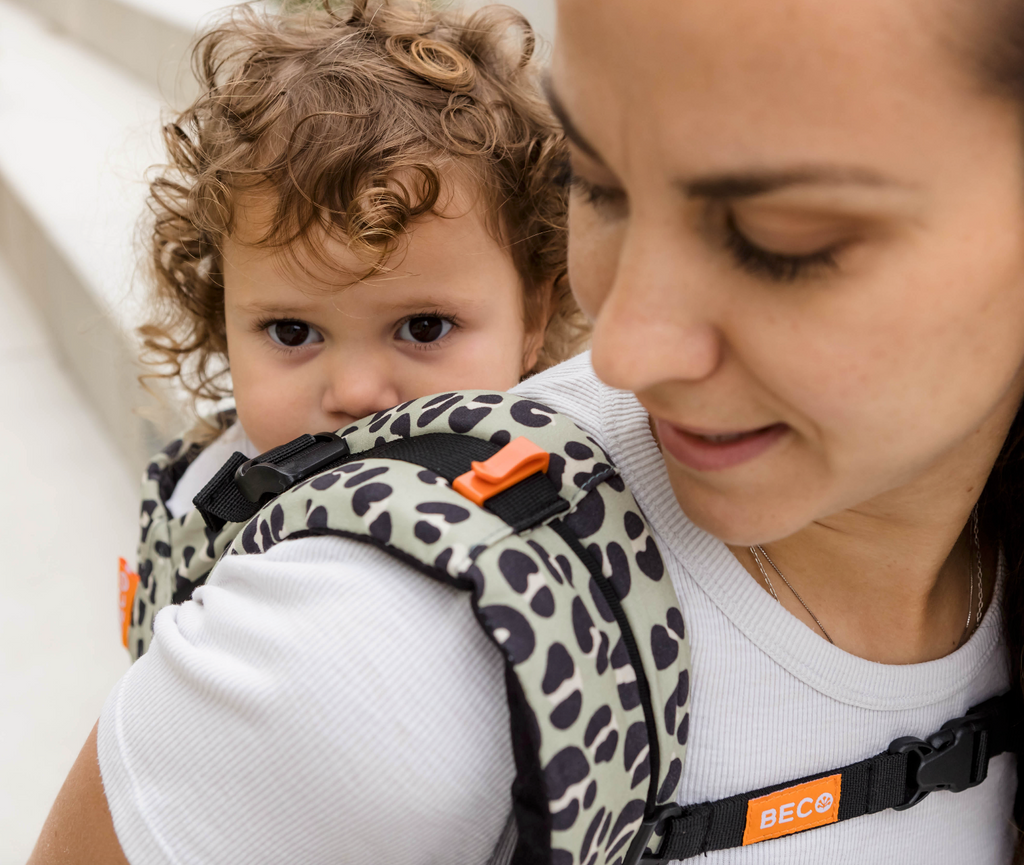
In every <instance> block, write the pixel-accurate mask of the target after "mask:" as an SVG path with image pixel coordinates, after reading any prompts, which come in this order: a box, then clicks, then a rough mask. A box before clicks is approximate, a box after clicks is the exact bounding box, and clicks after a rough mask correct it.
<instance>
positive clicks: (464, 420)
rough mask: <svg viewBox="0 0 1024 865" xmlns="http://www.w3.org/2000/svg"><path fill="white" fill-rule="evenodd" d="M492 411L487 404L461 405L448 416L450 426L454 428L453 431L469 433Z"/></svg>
mask: <svg viewBox="0 0 1024 865" xmlns="http://www.w3.org/2000/svg"><path fill="white" fill-rule="evenodd" d="M490 413H491V409H489V408H487V407H486V406H482V407H481V408H470V407H469V406H466V405H460V406H459V407H458V408H457V409H455V411H453V412H452V413H451V414H450V415H449V416H448V426H450V427H451V428H452V432H457V433H468V432H469V431H470V430H471V429H473V427H475V426H476V425H477V424H478V423H480V421H482V420H483V419H484V418H485V417H487V415H489V414H490Z"/></svg>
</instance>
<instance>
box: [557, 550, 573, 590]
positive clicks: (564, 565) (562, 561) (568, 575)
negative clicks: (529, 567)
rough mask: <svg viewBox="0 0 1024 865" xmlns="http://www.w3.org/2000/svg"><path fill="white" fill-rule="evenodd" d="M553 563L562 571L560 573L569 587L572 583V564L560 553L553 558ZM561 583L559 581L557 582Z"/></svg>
mask: <svg viewBox="0 0 1024 865" xmlns="http://www.w3.org/2000/svg"><path fill="white" fill-rule="evenodd" d="M555 561H556V562H558V567H559V568H561V569H562V573H563V574H564V575H565V581H566V582H567V583H568V584H569V585H570V586H571V585H573V581H572V563H571V562H570V561H569V560H568V559H567V558H566V557H565V556H563V555H562V554H561V553H559V554H558V555H557V556H555ZM559 582H561V581H559Z"/></svg>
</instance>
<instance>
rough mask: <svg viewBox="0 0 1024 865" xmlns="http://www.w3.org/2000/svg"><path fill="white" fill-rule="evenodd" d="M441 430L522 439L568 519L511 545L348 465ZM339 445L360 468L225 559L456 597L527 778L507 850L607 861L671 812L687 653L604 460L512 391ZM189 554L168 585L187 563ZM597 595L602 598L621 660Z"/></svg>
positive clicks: (354, 431)
mask: <svg viewBox="0 0 1024 865" xmlns="http://www.w3.org/2000/svg"><path fill="white" fill-rule="evenodd" d="M438 432H446V433H452V432H455V433H459V434H461V435H470V436H474V437H476V438H481V439H485V440H487V441H491V442H494V443H496V444H498V445H504V444H507V443H508V442H509V441H510V440H512V439H513V438H515V437H517V436H519V435H524V436H526V437H527V438H529V439H530V440H531V441H533V442H534V443H535V444H537V445H538V446H540V447H541V448H543V449H544V450H546V451H548V452H549V453H550V455H551V456H550V465H549V468H548V477H549V478H550V479H551V481H552V483H553V484H554V486H555V487H556V488H557V491H558V494H559V495H560V496H562V497H563V498H564V499H565V500H566V502H567V503H568V510H567V511H565V512H564V513H562V514H559V515H558V516H556V517H554V518H552V519H550V520H549V521H547V522H546V523H544V524H542V525H539V526H536V527H534V528H532V529H529V530H526V531H522V532H519V533H516V532H514V531H513V530H512V529H511V528H510V527H509V526H508V525H506V524H505V523H504V522H503V521H502V520H501V519H499V518H498V517H497V516H496V515H495V514H493V513H491V512H490V511H488V510H487V509H486V508H481V507H478V506H476V505H474V504H472V503H470V502H469V501H468V500H466V499H465V498H463V497H462V496H461V495H460V494H459V493H458V492H456V491H455V490H453V489H452V488H451V487H450V486H449V484H448V482H447V481H446V480H444V479H443V478H441V477H439V476H438V475H435V474H434V473H433V472H431V471H429V470H425V469H423V468H422V467H420V466H417V465H414V464H412V463H409V462H400V461H397V460H389V459H376V458H373V457H370V458H366V459H363V458H361V457H360V456H358V455H359V454H361V453H363V452H365V451H367V450H370V449H372V448H374V447H379V446H380V445H382V444H385V443H387V442H388V441H393V440H396V439H399V438H409V437H411V436H416V435H423V434H427V433H438ZM339 434H340V435H342V436H343V437H344V438H346V440H347V441H348V442H349V446H350V450H351V452H352V453H353V454H356V455H357V456H356V457H355V458H354V459H351V460H350V461H348V462H346V463H344V464H343V465H340V466H337V467H336V468H333V469H329V470H327V471H325V472H322V473H321V474H319V475H317V476H315V477H312V478H309V479H307V480H305V481H304V482H302V483H300V484H298V485H297V486H295V487H293V488H292V489H291V490H289V491H288V492H286V493H284V494H283V495H281V496H280V497H278V498H277V499H276V500H275V501H273V502H271V503H270V504H268V505H266V506H265V507H264V508H263V509H262V510H261V511H260V512H259V513H258V514H257V515H256V517H254V518H253V519H252V520H250V521H249V522H248V523H247V524H245V525H244V527H243V526H241V525H239V524H234V526H233V527H230V531H229V534H230V535H231V538H230V540H229V542H228V544H227V545H226V546H227V549H226V552H225V554H226V555H259V554H261V553H263V552H265V551H266V550H268V549H269V548H270V547H272V546H274V545H276V544H278V543H282V542H286V541H288V540H294V539H298V538H302V537H309V536H313V535H336V536H341V537H348V538H353V539H356V540H359V541H363V542H366V543H372V544H374V545H376V546H378V547H381V548H382V549H385V550H387V551H389V552H391V553H393V554H395V555H397V556H399V557H400V558H402V559H403V560H404V561H406V562H409V563H412V564H414V565H415V566H416V567H418V569H419V570H421V571H423V572H424V573H426V574H427V575H429V576H431V577H433V578H435V579H438V580H441V581H443V582H446V583H448V584H449V585H452V586H455V587H457V588H460V589H464V590H466V591H467V592H468V593H469V594H470V600H471V603H472V605H473V608H474V612H475V613H476V616H477V618H478V620H479V622H480V624H481V626H482V627H483V628H484V630H485V632H486V633H487V634H488V636H489V637H490V638H491V640H492V641H493V642H494V643H495V644H496V645H497V646H498V647H499V648H500V649H501V651H502V652H503V654H504V655H505V658H506V660H507V669H508V672H509V675H508V691H509V706H510V713H511V715H512V723H513V741H514V743H515V747H516V748H517V765H519V766H520V767H522V766H524V765H525V766H530V767H532V768H533V770H534V771H532V772H530V771H527V772H525V773H523V772H521V775H520V778H519V779H518V782H517V785H516V790H517V791H518V792H517V794H516V796H515V797H514V814H515V817H516V823H517V830H518V831H517V838H516V842H515V847H516V849H517V850H518V851H519V852H520V853H521V855H523V856H524V857H525V859H526V860H528V861H539V862H551V863H554V865H575V863H579V865H601V863H615V862H621V860H622V859H623V857H624V856H625V853H626V851H627V850H628V849H629V845H630V842H631V841H632V838H633V836H634V835H635V833H636V831H637V829H638V828H639V827H640V823H641V821H642V819H643V817H644V814H645V810H649V809H650V807H651V806H652V805H653V804H654V803H655V802H657V803H663V802H667V801H670V800H673V799H674V796H675V793H676V789H677V787H678V784H679V780H680V777H681V773H682V767H683V760H684V756H685V746H686V738H687V734H688V728H689V715H688V708H689V706H688V700H689V649H688V645H687V641H686V635H685V628H684V625H683V620H682V615H681V613H680V611H679V609H678V607H677V606H676V604H677V601H676V597H675V592H674V590H673V588H672V586H671V582H670V580H668V579H667V577H666V574H665V568H664V564H663V562H662V560H661V556H660V554H659V552H658V549H657V546H656V545H655V543H654V539H653V537H652V536H651V532H650V530H649V528H648V526H647V523H646V520H645V519H644V517H643V515H642V513H641V511H640V508H639V507H638V506H637V504H636V501H635V500H634V499H633V496H632V495H631V494H630V493H629V491H628V490H627V489H626V487H625V484H624V483H623V482H622V479H621V478H620V477H619V475H618V472H617V470H616V469H615V467H614V465H613V464H612V461H611V459H610V458H609V457H608V455H607V454H606V453H605V452H604V451H603V450H602V449H601V447H600V446H599V445H598V443H597V442H596V441H595V440H594V439H593V438H591V437H590V436H589V435H588V434H587V433H586V432H585V431H583V430H581V429H580V428H579V427H577V426H576V425H575V424H574V423H573V422H572V421H571V420H569V419H568V418H566V417H564V416H562V415H558V414H557V413H556V412H554V411H552V410H551V409H548V408H546V407H545V406H542V405H540V404H538V403H535V402H532V401H530V400H524V399H519V398H517V397H515V396H514V395H510V394H495V393H487V392H474V391H469V392H460V393H453V394H443V395H440V396H436V397H431V398H425V399H422V400H416V401H413V402H411V403H406V404H405V405H402V406H398V407H396V408H394V409H391V410H389V411H387V412H381V413H380V414H378V415H375V416H373V417H371V418H367V419H364V420H363V421H360V422H359V423H357V424H355V425H354V426H352V427H350V428H348V429H346V430H342V431H340V433H339ZM187 522H188V517H186V518H185V520H184V521H181V528H184V527H185V523H187ZM226 528H228V527H226ZM182 537H184V532H182ZM222 540H223V538H222V537H221V536H218V537H216V538H214V539H212V541H211V544H210V549H209V552H210V553H212V554H213V555H216V554H217V548H218V545H219V544H220V542H221V541H222ZM180 542H181V541H179V543H180ZM190 546H192V547H193V553H192V555H191V558H190V559H189V561H188V562H185V561H184V560H182V561H181V562H180V563H179V565H178V568H177V569H176V570H175V574H176V576H177V574H178V572H180V570H181V567H182V566H184V567H185V568H186V572H187V569H188V568H190V567H192V565H193V564H194V563H195V555H196V551H197V548H196V545H195V544H190ZM169 552H170V555H169V557H168V558H170V559H171V561H174V559H175V553H174V551H173V550H171V551H169ZM205 552H206V551H204V553H205ZM587 560H589V565H590V568H593V571H592V570H590V569H589V568H588V561H587ZM140 570H141V569H140ZM154 572H155V568H152V569H150V574H151V575H152V574H153V573H154ZM595 572H596V573H595ZM601 583H604V584H606V587H607V586H608V585H610V587H611V589H612V590H613V591H614V596H615V599H617V600H618V603H619V604H620V605H621V609H622V611H623V612H624V614H625V616H626V618H627V619H628V623H629V627H630V630H631V632H632V635H633V637H634V638H635V643H636V646H635V649H631V647H630V642H629V640H628V638H627V635H626V634H625V633H624V632H623V631H622V630H621V629H620V627H619V624H618V622H617V620H616V617H615V611H614V610H613V609H612V608H611V606H612V605H611V604H610V602H609V598H608V596H607V595H606V594H604V593H603V591H602V588H601V585H600V584H601ZM631 654H632V657H633V658H638V660H639V663H638V664H634V663H633V660H632V658H631ZM644 682H646V686H647V687H646V692H648V693H649V701H650V705H651V708H652V709H653V711H652V713H651V716H652V717H650V718H648V717H645V713H644V709H643V705H642V700H641V696H642V693H644V692H645V689H644V688H643V687H642V685H643V683H644ZM652 730H653V733H654V740H653V741H652V738H651V735H650V733H651V732H652ZM654 754H657V755H658V759H657V761H656V766H655V765H652V763H653V761H652V756H653V755H654ZM652 769H655V770H656V771H655V772H654V774H652ZM497 852H498V851H496V853H497ZM524 861H525V860H524Z"/></svg>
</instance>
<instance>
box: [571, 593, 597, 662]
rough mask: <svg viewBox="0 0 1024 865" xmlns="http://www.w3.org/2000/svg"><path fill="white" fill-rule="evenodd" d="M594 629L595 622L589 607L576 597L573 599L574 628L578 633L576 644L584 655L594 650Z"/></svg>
mask: <svg viewBox="0 0 1024 865" xmlns="http://www.w3.org/2000/svg"><path fill="white" fill-rule="evenodd" d="M593 627H594V620H593V619H592V618H590V613H588V612H587V606H586V604H584V603H583V601H581V600H580V599H579V597H575V598H573V599H572V628H573V631H574V632H575V633H576V643H577V644H578V645H579V647H580V650H581V651H582V652H583V654H584V655H589V654H590V653H591V652H592V651H593V650H594V638H593V635H592V634H591V628H593Z"/></svg>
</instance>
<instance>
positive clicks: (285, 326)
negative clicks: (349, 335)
mask: <svg viewBox="0 0 1024 865" xmlns="http://www.w3.org/2000/svg"><path fill="white" fill-rule="evenodd" d="M267 333H269V334H270V338H271V339H272V340H274V342H276V343H277V344H278V345H281V346H284V347H285V348H300V347H301V346H304V345H312V344H313V343H316V342H323V341H324V338H323V337H322V336H321V335H320V332H319V331H318V330H316V328H313V327H310V326H309V325H308V324H306V322H304V321H294V320H292V319H288V320H285V321H275V322H272V323H271V324H270V325H269V326H268V327H267Z"/></svg>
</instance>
